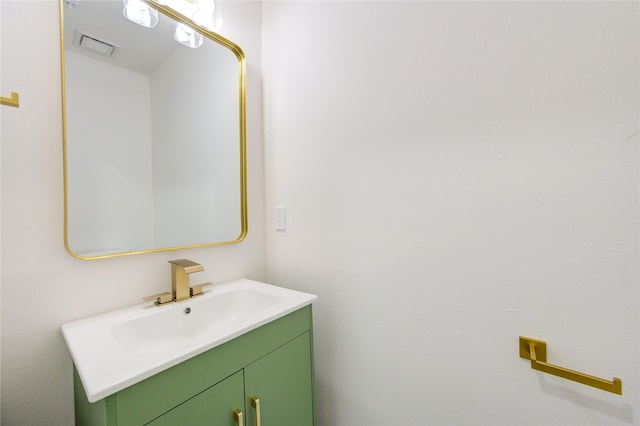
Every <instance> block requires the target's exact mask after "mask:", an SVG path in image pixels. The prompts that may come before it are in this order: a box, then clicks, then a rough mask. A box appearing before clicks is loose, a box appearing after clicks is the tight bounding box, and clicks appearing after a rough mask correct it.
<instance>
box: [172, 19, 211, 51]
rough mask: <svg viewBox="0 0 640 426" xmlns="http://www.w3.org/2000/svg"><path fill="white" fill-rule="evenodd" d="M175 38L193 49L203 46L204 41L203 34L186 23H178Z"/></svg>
mask: <svg viewBox="0 0 640 426" xmlns="http://www.w3.org/2000/svg"><path fill="white" fill-rule="evenodd" d="M173 38H174V39H175V41H177V42H178V43H180V44H183V45H185V46H187V47H190V48H192V49H195V48H197V47H200V46H202V43H203V42H204V38H203V37H202V35H201V34H199V33H197V32H195V31H194V30H193V29H191V28H189V27H187V26H186V25H184V24H178V25H176V31H175V33H174V35H173Z"/></svg>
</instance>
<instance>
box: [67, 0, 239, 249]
mask: <svg viewBox="0 0 640 426" xmlns="http://www.w3.org/2000/svg"><path fill="white" fill-rule="evenodd" d="M59 1H60V22H61V50H62V52H61V54H62V58H61V59H62V95H63V96H62V100H63V149H64V198H65V199H64V204H65V247H66V248H67V251H68V252H69V253H70V254H71V255H72V256H74V257H77V258H80V259H87V260H88V259H102V258H108V257H114V256H125V255H133V254H141V253H149V252H155V251H164V250H175V249H184V248H194V247H202V246H210V245H218V244H230V243H236V242H239V241H242V240H243V239H244V238H245V236H246V234H247V231H248V229H247V228H248V224H247V194H246V152H245V151H246V129H245V127H246V116H245V114H246V112H245V108H246V106H245V82H246V65H245V58H244V53H243V52H242V50H241V49H240V47H239V46H237V45H236V44H235V43H233V42H231V41H229V40H227V39H226V38H224V37H222V36H220V35H218V34H216V33H215V32H213V31H212V30H211V29H208V28H205V27H204V26H201V25H197V24H196V23H195V21H193V20H191V18H193V19H196V17H195V15H192V16H191V18H186V17H185V16H184V15H183V14H182V13H179V12H178V11H177V10H176V9H174V8H172V7H169V6H167V5H163V4H159V3H158V2H156V1H152V0H149V1H146V0H124V1H123V0H59ZM172 1H174V2H177V1H180V2H188V3H189V4H190V7H191V6H193V5H194V4H197V3H198V2H201V3H202V4H204V3H211V4H213V3H214V1H213V0H172ZM163 3H165V4H167V3H169V1H168V0H163ZM132 5H133V6H132ZM128 7H133V9H131V10H128V9H127V8H128ZM173 7H175V5H174V6H173ZM203 7H204V6H203ZM178 10H180V9H178ZM132 17H133V19H134V21H135V19H138V21H137V22H132V21H131V19H132ZM213 18H214V19H215V18H216V16H215V15H214V16H213ZM207 26H208V27H211V25H207Z"/></svg>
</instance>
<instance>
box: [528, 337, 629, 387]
mask: <svg viewBox="0 0 640 426" xmlns="http://www.w3.org/2000/svg"><path fill="white" fill-rule="evenodd" d="M520 358H524V359H528V360H531V368H533V369H534V370H538V371H542V372H543V373H549V374H552V375H554V376H558V377H562V378H563V379H567V380H573V381H574V382H578V383H582V384H583V385H587V386H593V387H594V388H598V389H602V390H604V391H607V392H612V393H615V394H618V395H622V380H620V379H618V378H617V377H614V378H613V381H609V380H605V379H601V378H599V377H594V376H590V375H588V374H584V373H580V372H578V371H573V370H569V369H568V368H564V367H559V366H557V365H553V364H549V363H547V342H544V341H542V340H537V339H531V338H529V337H522V336H520Z"/></svg>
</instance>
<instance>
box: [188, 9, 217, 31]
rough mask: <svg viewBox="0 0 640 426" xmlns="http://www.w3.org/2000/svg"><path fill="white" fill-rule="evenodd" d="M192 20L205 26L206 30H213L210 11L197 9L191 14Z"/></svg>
mask: <svg viewBox="0 0 640 426" xmlns="http://www.w3.org/2000/svg"><path fill="white" fill-rule="evenodd" d="M193 22H195V23H196V24H198V25H200V26H201V27H205V28H206V29H208V30H214V26H213V15H212V14H211V13H206V12H204V11H202V10H198V11H197V12H196V13H194V14H193Z"/></svg>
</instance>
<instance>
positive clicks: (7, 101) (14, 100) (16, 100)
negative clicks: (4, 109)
mask: <svg viewBox="0 0 640 426" xmlns="http://www.w3.org/2000/svg"><path fill="white" fill-rule="evenodd" d="M0 104H2V105H7V106H12V107H15V108H19V107H20V95H18V94H17V93H16V92H11V97H9V98H5V97H4V96H0Z"/></svg>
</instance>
